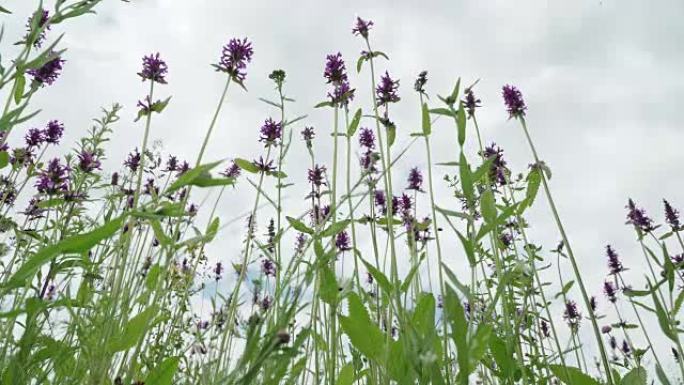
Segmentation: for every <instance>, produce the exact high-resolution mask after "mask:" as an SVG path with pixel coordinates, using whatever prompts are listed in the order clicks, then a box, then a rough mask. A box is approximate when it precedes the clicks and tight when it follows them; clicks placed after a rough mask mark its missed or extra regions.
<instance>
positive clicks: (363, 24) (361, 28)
mask: <svg viewBox="0 0 684 385" xmlns="http://www.w3.org/2000/svg"><path fill="white" fill-rule="evenodd" d="M372 26H373V22H372V21H370V20H363V19H362V18H360V17H357V18H356V24H355V25H354V28H352V33H353V34H354V35H361V36H363V38H364V39H368V31H370V29H371V27H372Z"/></svg>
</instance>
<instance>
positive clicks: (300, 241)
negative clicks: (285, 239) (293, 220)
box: [295, 233, 307, 254]
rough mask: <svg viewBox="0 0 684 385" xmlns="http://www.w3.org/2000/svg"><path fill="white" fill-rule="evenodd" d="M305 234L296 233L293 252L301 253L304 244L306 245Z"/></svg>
mask: <svg viewBox="0 0 684 385" xmlns="http://www.w3.org/2000/svg"><path fill="white" fill-rule="evenodd" d="M306 240H307V238H306V234H304V233H298V234H297V238H296V239H295V254H301V253H302V252H303V251H304V246H306Z"/></svg>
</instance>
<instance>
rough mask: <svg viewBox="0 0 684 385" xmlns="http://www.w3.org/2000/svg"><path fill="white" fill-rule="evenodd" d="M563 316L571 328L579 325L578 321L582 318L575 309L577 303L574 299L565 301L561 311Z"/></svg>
mask: <svg viewBox="0 0 684 385" xmlns="http://www.w3.org/2000/svg"><path fill="white" fill-rule="evenodd" d="M563 318H564V319H565V321H566V322H567V323H568V326H570V328H572V329H573V330H574V329H576V328H577V327H578V326H579V322H580V320H581V319H582V314H581V313H580V312H579V310H577V303H575V301H567V302H566V303H565V311H564V312H563Z"/></svg>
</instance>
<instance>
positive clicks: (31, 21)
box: [25, 9, 50, 48]
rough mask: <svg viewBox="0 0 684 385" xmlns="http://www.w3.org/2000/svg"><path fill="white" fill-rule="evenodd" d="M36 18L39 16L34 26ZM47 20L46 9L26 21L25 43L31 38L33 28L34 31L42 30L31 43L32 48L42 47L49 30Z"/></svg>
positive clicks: (48, 14)
mask: <svg viewBox="0 0 684 385" xmlns="http://www.w3.org/2000/svg"><path fill="white" fill-rule="evenodd" d="M36 16H40V19H39V20H38V21H37V22H35V24H34V21H35V18H36ZM49 19H50V11H48V10H46V9H42V10H41V11H40V12H38V13H35V14H33V15H31V16H30V17H29V19H28V21H27V22H26V28H27V31H26V32H27V33H26V37H25V39H26V40H27V42H28V39H29V37H30V36H31V32H32V31H33V29H34V28H35V29H36V30H38V29H41V28H42V31H40V33H39V34H38V36H37V37H36V38H35V40H34V41H33V47H34V48H40V47H41V46H42V45H43V42H44V41H45V35H46V33H47V31H49V30H50V25H49V24H47V22H48V20H49ZM46 24H47V25H46ZM43 27H44V28H43Z"/></svg>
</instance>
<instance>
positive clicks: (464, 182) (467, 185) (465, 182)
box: [458, 151, 475, 207]
mask: <svg viewBox="0 0 684 385" xmlns="http://www.w3.org/2000/svg"><path fill="white" fill-rule="evenodd" d="M458 171H459V177H460V178H461V189H462V190H463V195H465V197H466V201H467V202H468V205H471V204H472V203H473V201H474V200H475V189H474V187H473V180H472V175H471V171H470V166H469V165H468V161H467V160H466V157H465V154H463V151H461V157H460V160H459V161H458ZM469 207H472V206H469Z"/></svg>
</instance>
